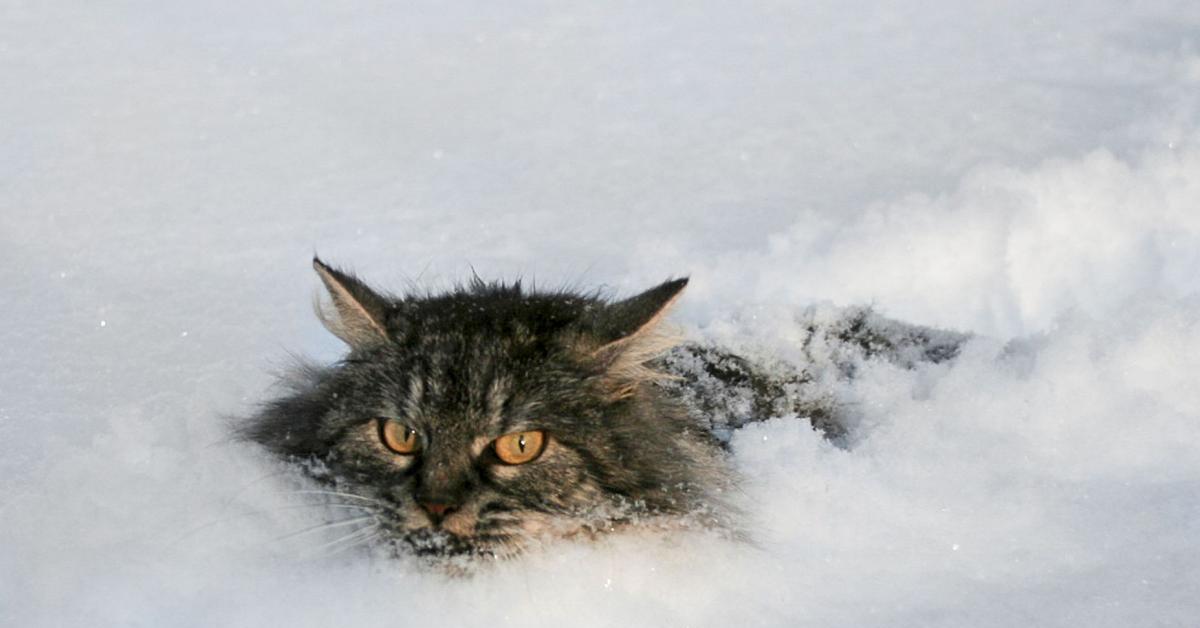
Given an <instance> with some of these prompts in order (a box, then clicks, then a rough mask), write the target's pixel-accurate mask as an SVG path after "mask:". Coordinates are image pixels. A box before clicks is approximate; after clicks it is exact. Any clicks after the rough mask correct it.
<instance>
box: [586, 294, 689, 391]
mask: <svg viewBox="0 0 1200 628" xmlns="http://www.w3.org/2000/svg"><path fill="white" fill-rule="evenodd" d="M687 283H688V280H687V278H686V277H685V278H683V279H674V280H670V281H665V282H663V283H661V284H659V285H657V286H655V287H653V288H651V289H649V290H647V291H645V292H643V293H641V294H639V295H637V296H634V297H630V298H628V299H625V300H624V301H619V302H617V303H613V304H612V305H609V306H607V307H605V308H603V310H601V311H600V312H599V313H598V314H597V316H596V319H595V321H594V327H593V333H594V334H595V336H596V338H597V339H598V340H599V341H600V342H601V343H602V344H601V346H600V347H599V348H598V349H596V350H594V351H593V352H592V356H593V357H594V358H596V359H598V360H600V362H601V363H602V364H603V365H604V371H605V380H606V382H608V384H610V387H611V388H612V391H613V396H614V398H617V399H620V398H624V397H629V396H631V395H633V394H634V392H635V391H636V390H637V386H638V384H640V383H642V382H646V381H655V380H662V379H666V378H667V377H668V376H667V375H664V374H662V373H659V372H657V371H655V370H654V369H652V368H650V367H649V366H646V363H647V362H649V361H651V360H653V359H654V358H656V357H658V356H660V355H662V354H663V353H665V352H666V351H668V350H669V349H671V347H674V346H675V345H677V344H679V340H680V339H679V336H678V335H677V334H675V333H672V331H673V330H670V329H667V328H666V326H664V325H663V324H662V322H663V319H665V318H666V315H667V312H668V311H669V310H670V309H671V306H672V305H674V304H675V302H676V301H677V300H678V299H679V296H680V295H681V294H682V293H683V289H684V288H685V287H687Z"/></svg>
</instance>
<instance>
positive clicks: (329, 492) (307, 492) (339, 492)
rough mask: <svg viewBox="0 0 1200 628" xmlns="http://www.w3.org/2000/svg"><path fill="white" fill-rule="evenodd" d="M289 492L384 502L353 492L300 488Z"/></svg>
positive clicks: (374, 502)
mask: <svg viewBox="0 0 1200 628" xmlns="http://www.w3.org/2000/svg"><path fill="white" fill-rule="evenodd" d="M289 493H290V494H292V495H330V496H336V497H349V498H350V499H357V500H360V501H364V502H370V503H372V504H383V503H384V501H383V500H381V499H374V498H372V497H363V496H362V495H355V494H353V493H343V492H341V491H320V490H302V491H289Z"/></svg>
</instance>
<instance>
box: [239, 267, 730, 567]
mask: <svg viewBox="0 0 1200 628" xmlns="http://www.w3.org/2000/svg"><path fill="white" fill-rule="evenodd" d="M316 267H317V270H318V273H319V274H320V275H321V277H322V279H323V281H324V282H325V284H326V287H327V288H328V289H329V292H330V294H331V295H332V301H333V307H332V308H330V309H329V310H327V311H326V312H325V313H324V316H323V319H324V320H325V321H326V325H327V326H328V327H329V328H330V330H331V331H333V333H335V334H337V335H338V336H339V337H341V338H342V339H343V340H345V341H346V342H347V343H348V344H349V345H350V348H351V351H350V354H349V355H348V356H347V358H346V359H345V360H343V361H342V362H341V363H339V364H337V365H335V366H333V367H330V368H326V369H314V370H310V371H309V373H308V377H307V379H305V380H304V381H303V382H302V383H300V384H298V385H297V386H296V387H295V391H294V393H293V394H292V395H289V396H287V397H284V398H281V399H278V400H276V401H274V402H272V403H270V404H268V406H267V407H266V409H265V410H264V411H263V412H262V413H260V414H259V415H258V416H257V417H255V418H254V419H253V420H252V421H251V422H250V423H249V424H248V427H247V429H246V430H245V433H246V435H247V436H248V437H250V438H252V439H253V440H256V441H258V442H260V443H262V444H264V445H266V446H267V447H268V448H269V449H271V450H273V451H275V452H277V453H279V454H282V455H285V456H287V457H289V458H292V459H298V460H315V461H318V462H320V463H322V464H321V465H320V467H321V468H322V469H324V471H323V473H321V474H319V475H318V479H319V480H321V481H323V482H326V483H328V484H330V485H331V486H333V487H334V490H332V491H331V493H338V494H341V495H342V496H345V497H346V500H344V501H345V504H346V505H351V506H355V507H358V508H361V509H363V510H365V511H367V512H368V513H369V514H370V516H371V519H372V523H371V525H374V526H377V527H378V530H379V532H380V534H381V535H382V538H383V539H385V540H386V541H387V542H390V543H392V544H393V545H394V546H395V547H397V548H398V549H400V550H402V551H407V552H413V553H416V554H421V555H427V556H438V557H445V556H472V557H506V556H511V555H513V554H516V553H517V552H519V551H520V550H521V549H522V548H523V547H525V546H526V545H528V544H529V543H530V542H533V541H537V540H544V539H553V538H561V537H571V536H577V535H581V534H583V535H587V534H593V533H596V532H601V531H605V530H608V529H611V528H614V527H618V526H622V525H626V524H628V523H629V522H631V521H636V520H638V519H640V518H643V517H649V518H654V517H659V516H681V515H685V514H689V513H694V512H697V511H699V510H702V509H703V508H704V507H705V506H706V505H708V504H710V503H711V501H710V500H709V498H710V497H711V496H712V493H713V492H714V490H719V488H720V485H721V482H722V481H723V479H724V478H725V476H726V475H727V473H726V470H725V468H724V464H723V461H722V460H721V457H720V455H719V454H718V453H717V450H716V448H715V447H714V446H713V444H712V443H711V441H710V440H709V439H708V438H707V437H706V435H705V434H704V433H703V431H702V430H700V429H698V428H697V427H696V426H695V425H693V424H692V422H691V421H690V420H689V419H688V418H687V416H686V414H685V413H683V412H682V411H680V410H679V408H678V407H676V406H675V405H674V404H673V403H672V402H670V401H669V400H667V399H666V398H665V397H663V396H662V393H661V391H660V390H659V389H658V388H657V387H656V386H655V385H654V379H655V377H656V375H655V373H654V372H653V371H652V370H650V369H649V368H647V367H646V365H645V363H646V361H647V360H649V359H651V358H652V357H654V356H655V355H657V353H658V352H660V351H661V350H662V349H663V348H665V347H666V346H668V345H667V344H665V343H664V342H663V341H662V339H661V336H660V334H659V332H658V322H659V319H660V318H661V315H662V313H663V311H664V310H665V309H666V308H667V306H668V305H669V304H670V303H671V301H672V300H673V299H674V298H675V297H676V296H677V295H678V294H679V292H680V291H681V290H682V288H683V286H684V282H683V281H676V282H668V283H666V284H663V285H662V286H659V287H657V288H655V289H652V290H650V291H648V292H646V293H643V294H642V295H639V296H637V297H634V298H632V299H629V300H626V301H622V302H619V303H612V304H610V303H606V302H603V301H601V300H598V299H595V298H592V297H588V296H582V295H575V294H566V293H550V294H546V293H534V294H527V293H524V292H523V291H522V290H521V289H520V287H519V286H488V285H483V284H475V285H472V286H470V287H467V288H462V289H459V290H456V291H454V292H452V293H448V294H444V295H440V296H433V297H417V298H413V297H410V298H405V299H390V298H387V297H384V296H381V295H379V294H377V293H375V292H374V291H371V290H370V289H369V288H367V287H366V286H365V285H364V284H362V283H361V282H359V281H358V280H357V279H355V278H353V277H352V276H349V275H346V274H344V273H341V272H339V271H336V270H334V269H332V268H329V267H326V266H324V265H323V264H321V263H320V262H316Z"/></svg>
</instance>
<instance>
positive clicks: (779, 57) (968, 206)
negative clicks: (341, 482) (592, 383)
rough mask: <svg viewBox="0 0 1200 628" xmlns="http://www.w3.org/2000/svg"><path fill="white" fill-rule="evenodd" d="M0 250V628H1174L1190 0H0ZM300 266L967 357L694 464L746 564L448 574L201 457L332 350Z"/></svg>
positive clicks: (1181, 469) (269, 464)
mask: <svg viewBox="0 0 1200 628" xmlns="http://www.w3.org/2000/svg"><path fill="white" fill-rule="evenodd" d="M0 244H2V248H0V261H2V262H3V264H2V265H0V287H2V288H3V292H4V295H5V298H4V299H3V312H4V313H3V318H2V320H3V323H4V324H3V325H2V326H0V444H2V449H3V454H0V539H2V546H0V547H2V549H0V625H4V626H56V627H58V626H84V625H87V626H97V625H139V626H254V627H259V626H266V625H286V626H329V625H341V626H391V625H427V626H442V625H446V626H489V627H495V626H523V627H524V626H556V625H571V626H590V625H596V626H601V625H604V626H608V625H646V626H661V625H693V626H717V625H729V624H731V623H732V624H736V625H746V626H750V625H756V626H757V625H762V626H997V627H1000V626H1014V625H1031V626H1098V627H1103V626H1114V627H1117V626H1120V627H1124V626H1133V625H1137V626H1194V625H1197V622H1200V543H1198V539H1200V385H1198V382H1197V377H1198V375H1197V374H1200V273H1198V272H1197V269H1200V5H1198V4H1197V3H1195V2H1194V1H1180V2H1169V1H1150V2H1141V3H1127V2H1118V1H1116V0H1095V1H1093V2H1087V3H1082V4H1077V3H1059V4H1054V3H1044V2H1024V1H1018V2H1011V1H1007V0H1006V1H1003V2H1000V1H993V2H989V3H981V2H969V3H959V2H948V1H944V0H942V1H935V2H928V3H920V4H919V6H918V5H914V4H913V3H907V4H903V3H890V2H873V1H872V2H864V3H850V4H847V3H842V2H831V1H815V2H805V3H777V2H768V1H754V2H747V3H736V4H727V3H717V2H711V1H709V0H701V1H699V2H665V3H640V2H612V3H592V2H569V3H567V2H564V3H551V2H547V3H538V2H502V3H495V2H479V1H474V2H464V3H457V4H449V3H439V2H423V1H418V2H406V3H391V4H388V3H371V2H361V1H358V0H352V1H349V2H340V3H325V2H304V3H295V2H280V1H278V0H267V1H265V2H258V3H246V2H230V1H228V0H215V1H213V2H191V3H186V2H121V3H97V2H84V1H78V0H76V1H74V2H58V3H50V2H22V1H20V0H9V1H6V2H0ZM314 251H318V252H320V253H321V255H322V257H324V258H326V259H328V260H330V261H332V262H335V263H340V264H344V265H347V266H351V267H353V268H354V269H355V270H357V271H358V272H359V273H360V274H362V275H364V276H365V277H367V278H369V279H371V280H372V281H374V283H376V284H377V285H380V286H381V287H385V288H392V289H396V290H402V289H404V288H405V287H408V286H419V287H422V288H430V289H436V288H438V287H439V286H445V285H448V284H449V283H451V282H453V281H455V280H457V279H461V278H463V277H468V276H470V273H471V272H472V269H474V271H477V272H478V273H479V274H480V275H482V276H485V277H495V278H512V277H516V276H525V277H527V278H530V279H534V280H536V281H537V283H538V284H539V285H548V286H561V285H574V286H581V287H595V286H601V287H605V288H606V289H607V290H608V291H609V293H610V294H612V295H625V294H631V293H632V292H634V291H636V290H638V289H640V288H644V287H647V286H649V285H652V284H653V283H654V282H657V281H659V280H662V279H663V278H665V277H667V276H678V275H683V274H687V275H690V276H691V278H692V283H691V285H690V287H689V289H688V292H687V293H686V295H685V298H684V299H683V301H682V302H681V304H680V306H679V307H678V308H677V310H676V314H675V320H676V321H677V322H678V323H679V324H680V325H682V326H683V328H684V329H685V332H686V334H687V335H688V336H690V337H692V338H695V339H701V340H704V341H708V342H716V343H721V344H724V345H726V346H730V347H734V348H737V349H738V350H739V351H745V352H747V353H751V354H754V355H766V356H771V357H773V358H776V359H788V358H789V357H794V355H795V353H794V344H793V343H794V342H795V341H796V339H797V338H798V337H799V335H800V333H801V330H800V328H799V323H798V321H799V319H800V317H801V316H804V315H805V314H804V313H805V312H812V311H814V310H813V308H814V307H815V308H817V310H816V311H821V310H822V309H825V310H828V311H831V312H832V311H837V308H841V307H848V306H860V305H870V306H872V307H874V308H875V310H876V311H878V312H880V313H882V314H884V315H886V316H888V317H891V318H896V319H901V320H905V321H910V322H913V323H916V324H922V325H931V326H936V327H940V328H945V329H952V330H957V331H961V332H969V333H971V334H973V339H972V340H971V341H970V342H969V343H968V344H967V345H966V346H965V347H964V349H963V351H962V353H961V354H960V355H959V356H958V357H957V358H956V359H955V360H953V361H952V362H948V363H943V364H937V365H925V366H922V367H920V368H917V369H913V370H905V369H901V368H898V367H895V366H892V365H889V364H887V363H884V362H867V363H863V364H861V365H859V368H858V370H857V378H856V379H855V380H854V381H853V382H852V383H844V382H843V383H839V384H836V385H837V386H838V387H839V388H838V389H837V390H836V391H835V392H836V394H837V395H838V396H839V398H840V399H843V400H844V401H845V402H846V403H848V404H851V407H853V408H854V412H855V415H856V417H857V420H856V423H855V425H854V428H853V429H854V433H853V437H852V438H851V439H849V440H848V443H849V446H845V447H839V446H835V445H833V444H831V443H829V442H828V441H825V440H823V439H822V438H821V437H820V436H819V434H817V433H814V432H813V431H811V430H810V429H808V428H807V426H806V423H805V422H803V421H802V420H800V419H799V418H797V417H794V416H778V417H762V419H763V421H762V422H758V423H753V424H751V425H748V426H746V427H744V428H741V429H739V430H737V431H736V432H734V434H733V435H732V446H733V452H734V453H733V456H734V463H735V465H736V466H737V468H738V470H739V472H740V473H741V475H742V478H743V483H742V491H743V493H742V495H740V496H739V498H738V499H739V505H740V506H741V507H742V509H743V510H744V512H745V518H746V523H745V525H746V528H747V530H748V533H749V537H750V539H749V540H748V541H744V542H740V541H731V540H725V539H721V538H715V537H712V536H710V535H706V534H704V533H700V532H694V533H686V534H677V535H671V534H658V533H654V534H652V533H646V534H629V535H624V536H613V537H611V538H608V539H605V540H603V541H601V542H598V543H595V544H580V543H565V544H561V545H556V546H553V547H552V548H550V549H547V550H546V551H540V552H534V553H532V554H530V555H527V556H525V557H524V558H522V559H520V560H515V561H511V562H507V563H503V564H500V565H497V566H495V567H494V568H491V569H487V570H483V571H482V572H481V573H479V574H477V575H475V576H474V577H471V578H453V577H449V576H447V575H445V574H443V573H440V572H436V571H434V572H431V571H429V570H425V569H421V568H418V567H417V566H415V565H413V564H410V563H407V562H405V561H398V560H393V559H389V558H385V557H381V556H379V555H376V554H373V553H371V552H369V551H346V552H331V551H328V550H329V547H328V545H329V543H330V542H331V541H333V540H335V539H336V535H335V534H333V533H332V532H327V533H314V534H303V533H301V534H297V532H299V531H302V530H305V529H306V528H309V527H311V526H313V525H315V524H317V523H319V522H321V521H323V520H325V519H326V518H327V517H328V516H329V513H328V512H323V511H322V510H321V509H319V508H313V507H309V506H307V505H306V504H307V503H308V502H306V500H305V499H303V496H302V495H301V494H297V493H295V492H294V491H296V490H302V489H303V484H302V483H300V482H299V480H297V479H296V477H295V475H294V474H293V473H291V472H290V471H289V469H288V468H287V467H285V466H283V465H280V464H278V463H276V462H274V461H272V460H271V459H269V458H268V457H267V456H266V455H265V454H263V453H262V452H260V451H258V450H256V449H254V448H253V447H250V446H247V445H244V444H240V443H237V442H234V441H232V439H231V438H230V436H229V425H230V421H232V420H235V419H234V417H236V416H238V415H239V414H244V413H246V412H249V411H251V410H252V409H253V407H254V404H255V403H257V402H258V401H260V400H262V399H264V398H266V397H267V396H269V395H270V394H271V382H272V373H273V372H275V371H277V370H279V369H280V368H283V367H284V366H286V364H287V363H288V361H289V359H290V358H289V352H293V351H294V352H299V353H304V354H308V355H311V356H314V357H315V358H317V359H321V360H332V359H335V358H336V357H337V356H338V355H339V352H340V351H341V347H340V345H339V343H338V341H337V340H336V339H335V338H333V337H332V336H330V335H328V334H327V333H326V332H325V331H324V330H323V329H322V328H321V327H320V325H319V323H318V322H317V321H316V319H315V317H314V316H312V313H311V298H312V295H313V294H314V292H315V291H316V290H317V286H318V284H317V281H316V278H315V277H314V276H313V275H312V271H311V269H310V267H309V265H308V260H309V258H310V256H311V255H312V253H313V252H314ZM833 385H834V384H831V386H833Z"/></svg>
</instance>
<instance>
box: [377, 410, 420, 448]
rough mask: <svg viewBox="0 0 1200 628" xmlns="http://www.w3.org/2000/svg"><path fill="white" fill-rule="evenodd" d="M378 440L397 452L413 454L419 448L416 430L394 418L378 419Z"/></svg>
mask: <svg viewBox="0 0 1200 628" xmlns="http://www.w3.org/2000/svg"><path fill="white" fill-rule="evenodd" d="M379 440H381V441H383V445H384V446H385V447H387V448H388V449H390V450H392V451H394V452H396V453H398V454H405V455H410V454H415V453H417V450H419V449H420V448H421V445H420V443H418V442H417V431H416V430H414V429H413V428H411V427H409V426H407V425H405V424H403V423H401V422H399V421H397V420H395V419H384V418H380V419H379Z"/></svg>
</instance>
